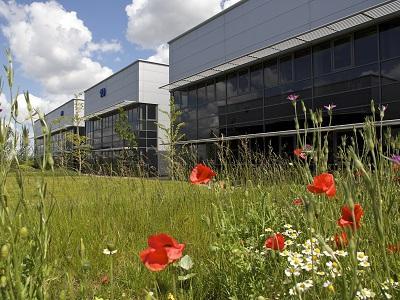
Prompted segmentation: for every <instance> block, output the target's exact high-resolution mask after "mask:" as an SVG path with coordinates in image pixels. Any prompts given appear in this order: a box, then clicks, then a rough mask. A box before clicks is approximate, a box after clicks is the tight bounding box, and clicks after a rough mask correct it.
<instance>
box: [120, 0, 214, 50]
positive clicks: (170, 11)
mask: <svg viewBox="0 0 400 300" xmlns="http://www.w3.org/2000/svg"><path fill="white" fill-rule="evenodd" d="M220 10H221V4H220V2H219V0H201V1H198V0H185V1H181V0H168V1H165V0H133V1H132V4H130V5H127V6H126V8H125V11H126V14H127V15H128V29H127V33H126V36H127V39H128V40H129V41H130V42H132V43H134V44H137V45H139V46H142V47H143V48H154V49H155V48H157V47H158V46H159V45H160V44H163V43H166V42H168V41H169V40H170V39H172V38H173V37H175V36H176V35H178V34H179V33H182V32H184V31H186V30H188V29H189V28H191V27H193V26H195V25H196V24H198V23H200V22H202V21H204V20H205V19H207V18H209V17H211V16H212V15H214V14H216V13H218V12H219V11H220Z"/></svg>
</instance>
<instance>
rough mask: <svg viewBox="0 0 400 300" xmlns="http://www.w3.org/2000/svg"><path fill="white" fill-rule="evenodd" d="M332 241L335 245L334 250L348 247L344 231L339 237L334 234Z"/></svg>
mask: <svg viewBox="0 0 400 300" xmlns="http://www.w3.org/2000/svg"><path fill="white" fill-rule="evenodd" d="M334 241H335V244H336V248H338V249H343V248H346V247H347V246H348V245H349V240H348V239H347V234H346V232H344V231H342V233H341V234H340V235H339V234H335V237H334Z"/></svg>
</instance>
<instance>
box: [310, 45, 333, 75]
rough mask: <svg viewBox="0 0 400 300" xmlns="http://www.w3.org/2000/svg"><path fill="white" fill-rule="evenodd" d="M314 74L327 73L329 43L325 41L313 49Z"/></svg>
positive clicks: (328, 66)
mask: <svg viewBox="0 0 400 300" xmlns="http://www.w3.org/2000/svg"><path fill="white" fill-rule="evenodd" d="M313 60H314V76H318V75H321V74H326V73H329V72H330V71H331V70H332V65H331V43H330V42H325V43H323V44H320V45H317V46H315V47H314V49H313Z"/></svg>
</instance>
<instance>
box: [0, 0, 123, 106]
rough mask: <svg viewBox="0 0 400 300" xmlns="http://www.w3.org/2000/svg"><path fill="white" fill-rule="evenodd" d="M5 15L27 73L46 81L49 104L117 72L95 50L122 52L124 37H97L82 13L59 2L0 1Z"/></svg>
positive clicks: (10, 39)
mask: <svg viewBox="0 0 400 300" xmlns="http://www.w3.org/2000/svg"><path fill="white" fill-rule="evenodd" d="M1 17H3V18H4V19H5V21H6V22H5V24H3V25H2V26H1V30H2V32H3V34H4V36H5V37H6V38H7V39H8V42H9V45H10V48H11V50H12V53H13V55H14V57H15V59H16V61H17V62H18V63H20V65H21V69H22V71H23V72H24V73H25V75H26V76H27V77H29V78H31V79H34V80H36V81H38V82H39V83H40V84H41V86H42V87H43V90H44V96H45V98H46V99H51V100H46V101H48V102H49V103H53V102H56V103H57V105H59V104H61V103H62V102H65V101H67V100H69V99H70V98H72V96H73V94H74V93H76V92H78V91H82V90H84V89H86V88H88V87H90V86H91V85H93V84H95V83H96V82H99V81H101V80H103V79H104V78H105V77H107V76H109V75H111V74H112V70H111V69H110V68H108V67H106V66H102V65H101V64H100V63H99V62H98V61H96V60H95V59H94V58H93V55H94V54H95V53H96V55H97V56H99V55H100V53H104V52H118V51H121V45H120V44H119V42H117V41H115V40H112V41H104V40H103V41H101V42H100V43H96V42H94V41H93V40H92V33H91V32H90V30H89V29H88V28H87V27H86V26H85V25H84V23H83V21H82V20H80V19H79V18H78V16H77V14H76V12H73V11H70V12H69V11H66V10H65V9H64V8H63V6H61V5H60V4H59V3H57V2H55V1H50V2H33V3H31V4H27V5H19V4H17V3H16V2H15V1H10V2H8V3H6V2H4V1H2V0H0V18H1ZM57 105H55V106H57ZM51 106H52V105H51ZM44 109H45V111H48V110H50V109H49V107H47V106H46V107H44Z"/></svg>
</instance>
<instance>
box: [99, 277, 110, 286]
mask: <svg viewBox="0 0 400 300" xmlns="http://www.w3.org/2000/svg"><path fill="white" fill-rule="evenodd" d="M100 282H101V284H102V285H107V284H109V283H110V278H109V277H108V276H107V275H104V276H103V277H101V279H100Z"/></svg>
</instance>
